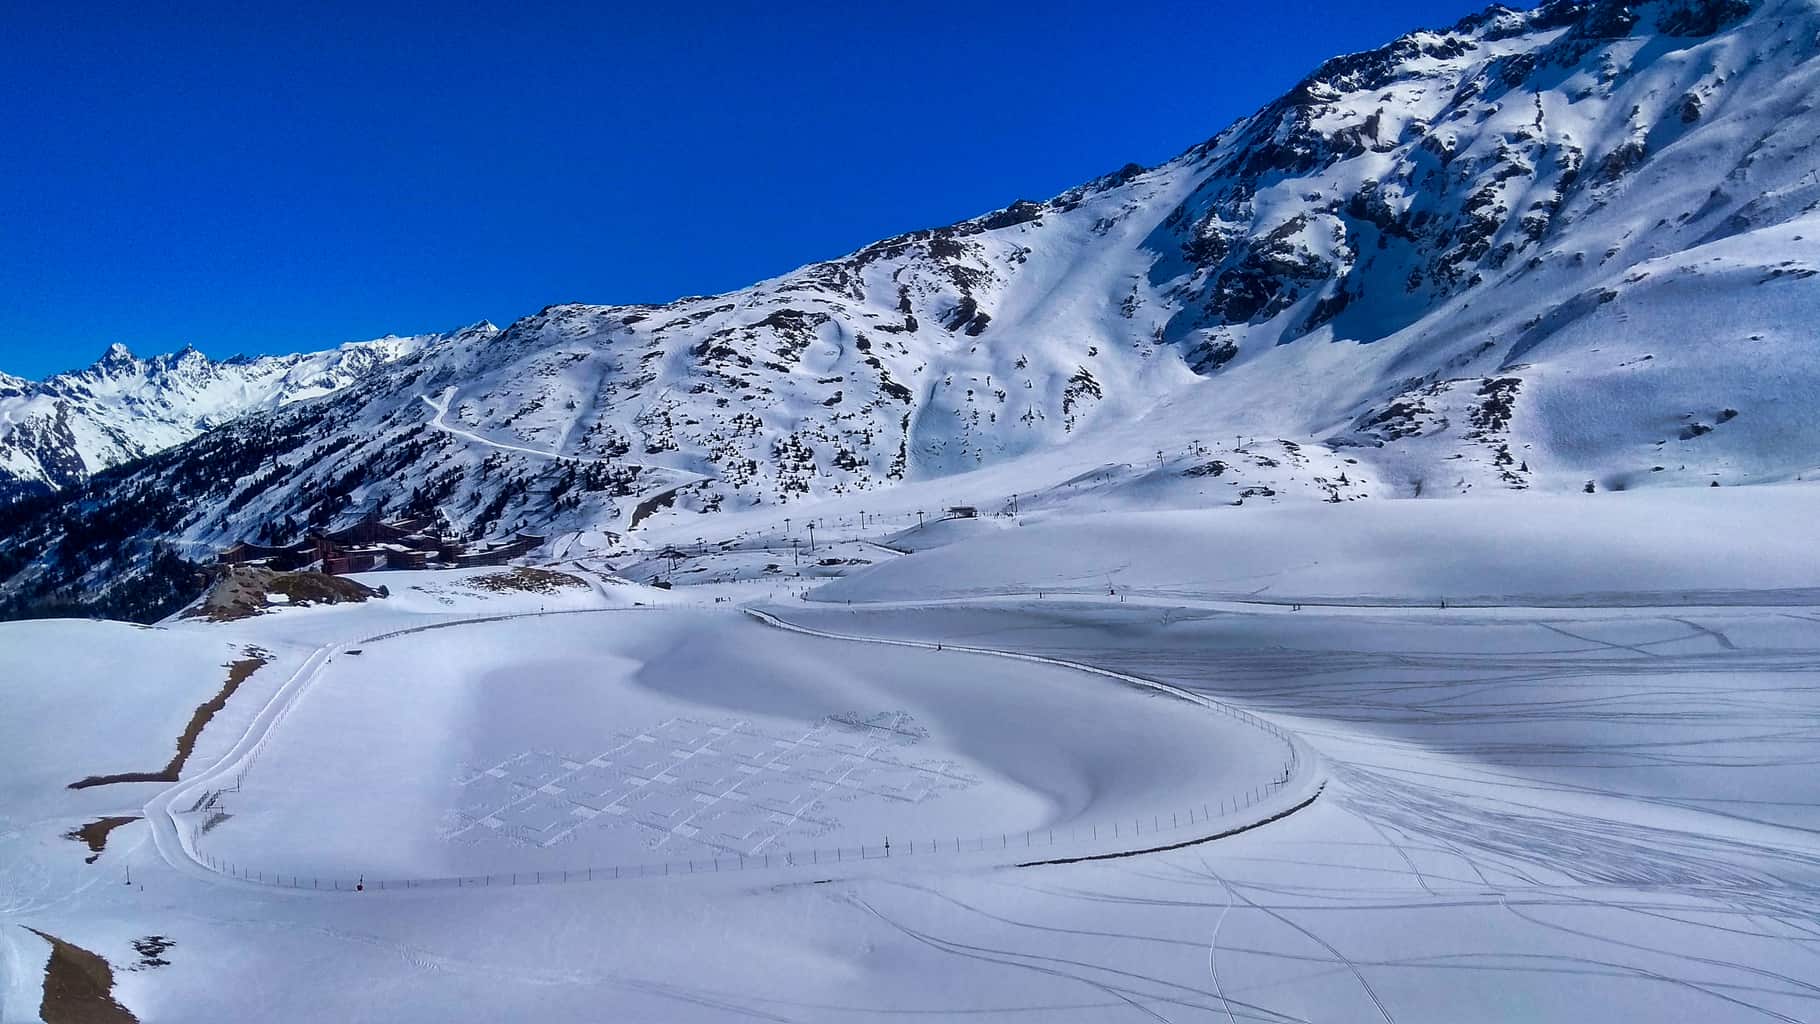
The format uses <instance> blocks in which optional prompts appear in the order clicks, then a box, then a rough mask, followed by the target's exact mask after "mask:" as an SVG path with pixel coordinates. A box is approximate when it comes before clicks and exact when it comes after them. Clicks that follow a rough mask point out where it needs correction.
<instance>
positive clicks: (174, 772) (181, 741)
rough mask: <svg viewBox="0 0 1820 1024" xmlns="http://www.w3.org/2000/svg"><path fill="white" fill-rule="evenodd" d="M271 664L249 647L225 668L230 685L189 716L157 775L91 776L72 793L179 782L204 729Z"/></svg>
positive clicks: (268, 657)
mask: <svg viewBox="0 0 1820 1024" xmlns="http://www.w3.org/2000/svg"><path fill="white" fill-rule="evenodd" d="M271 660H272V655H271V652H269V651H266V650H264V649H262V648H259V647H248V648H247V649H246V657H244V658H241V659H240V660H239V661H231V662H229V663H228V664H227V665H226V666H224V667H225V668H226V669H227V670H228V674H227V682H226V683H225V684H223V685H222V687H221V691H220V692H219V693H217V694H215V695H214V696H213V697H210V698H209V699H208V700H207V701H205V702H203V703H202V704H200V705H198V706H197V708H196V711H195V713H194V714H192V715H190V724H189V725H187V726H185V727H184V729H183V735H181V736H179V737H177V753H175V754H173V755H171V759H170V762H169V763H167V764H166V765H165V766H164V768H163V769H161V770H159V771H155V772H120V773H118V774H115V775H90V776H89V777H88V778H86V779H83V780H82V781H80V782H72V783H70V785H69V788H71V789H88V788H89V787H91V786H110V785H113V784H114V783H116V782H176V781H177V778H178V775H179V774H180V773H181V772H182V771H183V763H184V762H185V761H188V760H189V759H190V753H191V752H192V751H193V750H195V749H196V740H197V739H199V738H200V737H201V736H202V730H203V727H204V726H206V725H208V724H209V719H211V718H214V717H215V713H216V712H217V711H220V710H221V709H222V708H224V707H227V702H228V698H229V697H232V696H233V695H234V691H235V690H238V689H240V684H241V683H244V682H246V681H247V679H248V678H250V677H251V676H252V674H253V673H254V672H257V671H259V668H260V666H262V665H264V664H266V663H267V662H269V661H271Z"/></svg>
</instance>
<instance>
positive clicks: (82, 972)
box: [26, 928, 139, 1024]
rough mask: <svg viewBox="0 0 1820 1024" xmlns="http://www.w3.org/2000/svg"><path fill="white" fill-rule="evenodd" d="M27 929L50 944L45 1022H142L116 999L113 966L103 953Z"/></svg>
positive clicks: (42, 1010)
mask: <svg viewBox="0 0 1820 1024" xmlns="http://www.w3.org/2000/svg"><path fill="white" fill-rule="evenodd" d="M26 931H28V932H31V933H32V934H33V935H36V936H38V937H39V938H41V939H43V940H44V941H46V942H48V943H50V944H51V959H50V963H48V964H46V965H45V968H44V1002H43V1003H41V1004H40V1005H39V1007H38V1016H39V1017H41V1018H43V1020H44V1024H139V1018H137V1017H135V1016H133V1012H132V1011H131V1010H128V1009H127V1008H126V1007H124V1006H121V1005H120V1004H119V1003H118V1002H117V1001H115V999H114V969H113V968H112V967H111V966H109V965H108V962H107V961H106V960H105V959H103V958H102V957H100V956H97V955H96V954H94V953H91V952H89V951H88V950H86V949H83V948H82V947H81V946H78V945H75V944H73V943H69V942H65V941H63V940H62V939H59V938H57V937H56V936H55V935H48V934H46V933H44V932H41V931H39V930H38V929H36V928H27V929H26Z"/></svg>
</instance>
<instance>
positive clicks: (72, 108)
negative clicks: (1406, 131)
mask: <svg viewBox="0 0 1820 1024" xmlns="http://www.w3.org/2000/svg"><path fill="white" fill-rule="evenodd" d="M165 6H166V5H152V4H132V5H120V6H118V7H106V6H103V5H100V4H96V5H75V4H32V5H27V4H14V5H10V6H9V7H8V9H7V11H6V13H5V14H4V15H0V29H3V31H4V35H5V37H6V38H7V41H8V45H7V47H6V50H7V57H6V60H4V61H0V96H3V97H5V98H6V99H5V101H4V102H3V103H0V370H5V371H8V372H12V373H16V374H21V375H24V376H28V377H37V376H42V375H44V374H47V373H51V372H54V371H56V370H60V369H66V368H69V367H72V366H77V365H82V364H86V363H87V362H89V361H90V360H92V359H93V358H94V357H95V356H96V355H97V354H99V353H100V351H101V350H102V349H103V348H105V347H106V346H107V345H108V344H109V343H112V342H116V341H118V342H124V343H126V344H127V345H128V346H130V347H131V348H133V350H134V351H136V352H139V353H141V354H151V353H154V352H159V351H167V350H171V349H175V348H178V347H180V346H182V345H183V344H185V343H193V344H195V345H196V346H197V347H198V348H200V349H202V350H203V351H205V352H207V353H209V354H211V355H215V356H227V355H232V354H234V353H236V352H249V353H261V352H280V351H296V350H301V349H309V348H317V347H322V346H325V345H329V344H333V343H335V342H338V341H344V340H353V339H361V338H369V337H376V336H379V335H382V334H386V333H389V332H395V333H401V334H402V333H415V332H419V331H430V330H443V329H448V328H452V327H456V326H459V325H462V324H465V323H469V322H472V321H475V320H480V319H482V318H487V319H491V320H493V321H495V322H498V323H501V324H504V323H507V322H509V321H510V320H512V319H514V318H516V317H519V316H522V315H524V314H527V313H531V312H534V311H536V310H537V309H539V308H541V307H543V306H545V305H548V304H550V303H555V302H570V301H581V302H603V303H605V302H662V301H667V300H669V299H672V298H675V297H677V296H679V295H688V294H704V293H712V292H718V291H724V290H727V289H730V288H736V287H740V286H742V285H745V284H749V283H751V282H752V281H754V280H758V279H760V278H764V277H769V276H772V275H775V274H778V273H781V272H783V271H786V270H789V269H791V268H792V267H795V266H798V265H800V264H802V263H805V262H809V261H811V260H815V259H821V258H826V257H831V256H836V255H840V254H842V253H844V252H847V251H849V250H852V249H854V248H857V247H859V246H861V245H864V244H865V243H867V242H870V241H872V240H875V239H877V238H881V237H884V236H887V235H891V234H895V233H897V232H900V231H905V230H909V229H912V228H918V227H927V226H931V225H936V224H943V223H948V222H951V221H955V220H959V219H962V218H965V217H969V216H972V215H974V214H977V213H981V212H984V211H986V210H989V209H993V208H996V207H999V206H1003V205H1005V204H1007V203H1009V202H1011V201H1012V200H1014V199H1018V198H1043V197H1046V196H1049V195H1052V194H1054V193H1056V192H1059V191H1061V190H1063V189H1065V188H1068V187H1070V186H1072V185H1075V184H1078V183H1080V182H1082V181H1085V180H1087V179H1089V178H1091V177H1093V176H1095V175H1098V174H1101V173H1104V172H1106V171H1109V170H1112V169H1115V168H1117V167H1119V166H1120V165H1122V164H1124V163H1126V162H1128V161H1134V160H1135V161H1137V162H1140V163H1145V164H1151V163H1157V162H1160V161H1162V160H1165V159H1168V158H1169V157H1171V156H1173V155H1175V154H1176V153H1177V152H1180V151H1181V150H1183V149H1186V148H1188V147H1189V146H1191V145H1193V144H1194V143H1196V142H1199V141H1201V140H1202V139H1204V138H1206V137H1208V136H1211V135H1213V134H1214V133H1215V132H1217V131H1218V130H1219V129H1221V128H1223V127H1224V126H1225V125H1226V124H1228V123H1229V122H1231V121H1232V120H1233V119H1234V118H1236V117H1239V116H1242V115H1244V114H1246V113H1249V112H1250V111H1251V110H1253V109H1255V108H1256V107H1257V106H1259V105H1260V104H1262V103H1264V102H1266V101H1268V100H1269V99H1271V98H1272V97H1274V96H1275V95H1277V94H1278V93H1280V92H1281V91H1283V89H1285V88H1286V87H1288V86H1289V85H1291V84H1293V83H1294V82H1295V81H1296V80H1298V79H1299V78H1301V77H1302V76H1303V75H1304V74H1305V73H1307V71H1309V70H1310V69H1312V68H1313V66H1314V65H1316V64H1317V63H1319V62H1320V61H1321V60H1323V59H1325V58H1326V57H1329V56H1332V55H1334V54H1337V53H1343V52H1349V51H1353V50H1358V49H1364V48H1368V47H1371V46H1376V45H1378V44H1381V43H1383V42H1386V41H1388V40H1389V39H1391V38H1393V37H1394V36H1396V35H1398V34H1400V33H1401V32H1403V31H1406V30H1408V29H1411V28H1415V27H1419V26H1441V25H1446V24H1451V23H1452V22H1453V21H1455V20H1457V19H1458V18H1459V17H1460V16H1462V15H1464V14H1466V13H1468V12H1469V11H1471V10H1475V9H1477V8H1478V7H1479V6H1482V5H1479V4H1474V3H1459V2H1439V0H1387V2H1381V3H1376V4H1350V3H1345V4H1342V3H1302V2H1295V0H1285V2H1280V3H1274V4H1265V5H1246V6H1245V8H1244V9H1243V10H1232V9H1222V8H1226V7H1227V6H1228V5H1223V4H1196V5H1189V4H1177V5H1145V4H1141V3H1127V4H1106V3H1078V4H1077V3H1069V2H1063V3H1052V4H1042V5H1031V6H1029V7H1026V8H1014V7H1012V6H1010V5H1000V4H990V3H968V4H949V3H943V2H925V3H919V4H915V5H908V4H904V5H899V4H890V5H886V4H865V3H859V4H852V3H848V4H840V5H825V6H824V5H801V6H795V7H788V6H783V5H775V4H756V3H752V4H715V3H707V4H705V5H627V6H626V9H623V10H619V9H614V8H613V6H612V5H598V6H593V5H590V8H591V9H587V10H583V9H579V8H581V6H582V5H576V7H577V8H578V9H566V8H565V7H561V6H540V5H538V4H536V3H512V4H487V5H473V6H472V7H466V8H458V7H456V6H455V5H447V6H444V5H436V4H428V3H425V4H422V5H415V6H412V5H400V4H379V3H375V4H365V5H355V4H347V5H335V4H321V5H296V6H286V7H283V8H281V7H280V6H279V5H266V4H239V5H234V6H222V7H218V8H211V7H208V6H206V5H203V4H197V5H171V6H170V7H168V8H167V9H165V10H158V9H156V8H160V7H165ZM179 6H181V7H182V10H181V13H175V11H176V10H177V8H178V7H179ZM1235 6H1236V5H1235ZM660 7H661V8H664V9H662V10H660V9H658V8H660Z"/></svg>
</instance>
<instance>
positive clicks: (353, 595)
mask: <svg viewBox="0 0 1820 1024" xmlns="http://www.w3.org/2000/svg"><path fill="white" fill-rule="evenodd" d="M273 594H280V595H283V596H284V598H285V600H284V601H282V602H274V601H273V600H272V599H271V595H273ZM381 596H384V595H382V594H381V593H380V592H379V591H377V590H374V589H373V588H371V587H369V586H366V585H365V584H363V583H359V582H357V581H355V580H351V579H348V578H347V577H345V576H330V575H328V574H326V573H320V572H277V571H275V570H272V569H267V568H265V567H263V566H257V565H233V566H228V567H227V568H226V569H224V570H223V571H222V572H221V573H220V575H219V576H217V577H216V579H215V582H214V584H213V585H211V586H210V587H209V592H208V593H207V594H205V595H203V598H202V603H201V604H198V605H197V606H196V607H194V608H191V609H190V610H189V611H186V612H184V613H183V614H184V617H185V618H190V619H207V620H209V621H210V622H233V621H236V620H238V619H248V618H252V617H253V616H255V615H263V614H265V612H267V611H268V610H270V609H272V608H280V607H298V608H303V607H308V606H310V605H313V604H345V603H350V602H353V603H358V602H361V601H365V600H368V599H370V598H374V597H381Z"/></svg>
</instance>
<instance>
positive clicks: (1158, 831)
mask: <svg viewBox="0 0 1820 1024" xmlns="http://www.w3.org/2000/svg"><path fill="white" fill-rule="evenodd" d="M1294 771H1295V766H1294V764H1293V763H1292V762H1289V761H1285V762H1284V763H1283V765H1282V767H1281V769H1280V771H1279V772H1278V774H1277V775H1276V776H1275V777H1274V778H1272V779H1271V780H1269V781H1267V782H1264V783H1261V784H1259V785H1257V786H1253V787H1252V788H1250V789H1248V790H1244V791H1242V792H1239V793H1236V794H1232V795H1229V796H1226V797H1222V798H1219V799H1217V800H1210V801H1208V802H1206V803H1203V804H1201V805H1200V806H1198V807H1196V806H1189V807H1182V808H1179V809H1177V810H1173V811H1170V812H1167V813H1152V814H1149V815H1134V816H1132V817H1129V818H1119V819H1114V820H1111V821H1104V822H1097V823H1092V824H1075V825H1069V826H1064V827H1061V828H1056V827H1053V826H1045V827H1041V828H1035V829H1026V830H1021V831H1009V832H997V833H989V834H986V835H975V836H958V835H956V836H924V837H920V838H916V839H892V838H888V837H881V842H879V843H876V844H867V843H861V844H856V845H854V846H833V847H817V848H812V849H807V850H776V851H762V852H752V853H741V852H737V851H734V852H725V853H714V854H710V855H708V856H706V857H699V858H688V859H684V860H672V861H659V862H650V863H635V864H611V865H591V866H583V867H579V868H551V869H541V870H539V869H533V870H528V871H506V872H494V873H489V874H476V875H450V876H439V877H424V878H368V877H366V876H365V875H360V876H356V877H354V878H342V877H331V876H324V875H317V874H307V873H304V872H301V871H295V870H292V871H271V870H267V869H265V868H263V867H254V866H248V865H244V864H240V863H238V862H236V861H233V860H229V859H226V858H222V857H218V856H215V855H213V854H211V853H209V852H207V851H205V850H204V849H203V848H202V837H203V835H204V834H205V833H206V832H207V831H208V830H209V827H210V826H209V825H205V824H198V823H192V824H191V825H190V826H189V838H190V847H191V849H192V850H194V851H195V852H196V855H197V856H198V858H199V859H200V860H201V862H202V863H203V864H204V865H205V866H206V867H208V868H209V869H210V870H212V871H215V872H217V873H219V874H222V875H225V876H227V877H230V878H234V879H237V880H240V881H244V882H250V883H254V884H260V885H268V886H274V887H278V888H286V889H305V890H315V891H326V892H363V891H369V890H370V891H376V892H396V891H403V890H416V889H465V888H487V887H491V886H518V885H553V884H570V883H576V882H602V881H612V880H616V879H633V878H655V877H671V876H678V875H695V874H710V873H717V872H729V871H750V870H754V869H774V868H779V869H781V868H803V867H819V866H822V865H839V864H845V863H848V862H862V861H877V860H887V859H893V858H898V859H902V858H918V857H922V858H927V857H935V856H944V855H946V856H953V855H963V856H964V855H966V854H991V853H1009V854H1011V856H1012V857H1014V858H1017V859H1022V854H1021V851H1031V850H1038V849H1050V848H1053V847H1059V846H1080V845H1087V846H1090V847H1093V848H1095V849H1096V850H1098V851H1100V852H1101V855H1117V854H1118V853H1122V852H1130V853H1140V852H1144V850H1143V847H1142V845H1141V843H1139V841H1140V840H1143V839H1144V838H1145V837H1147V836H1159V837H1160V836H1164V835H1166V834H1170V833H1180V832H1182V831H1183V830H1198V831H1200V832H1204V833H1206V834H1205V835H1204V836H1200V837H1197V838H1195V839H1190V840H1189V841H1190V842H1194V841H1199V839H1201V838H1205V839H1212V838H1217V837H1218V836H1220V835H1223V834H1227V833H1229V832H1234V831H1241V830H1243V829H1244V828H1247V827H1250V825H1251V824H1253V823H1254V816H1252V815H1247V814H1246V813H1245V812H1247V811H1250V810H1252V809H1254V808H1256V807H1258V806H1259V805H1261V804H1264V803H1265V802H1267V801H1268V800H1269V799H1270V798H1271V797H1273V796H1275V795H1276V794H1277V793H1279V792H1280V791H1282V790H1283V788H1284V787H1286V786H1287V785H1288V784H1289V783H1290V782H1291V781H1292V779H1293V777H1294ZM1235 819H1236V820H1235ZM1215 823H1220V824H1223V825H1228V826H1233V827H1228V828H1222V829H1214V830H1212V831H1211V832H1209V831H1208V830H1207V827H1208V826H1210V825H1213V824H1215ZM1172 838H1173V837H1172ZM1127 847H1128V848H1129V849H1124V848H1127Z"/></svg>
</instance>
